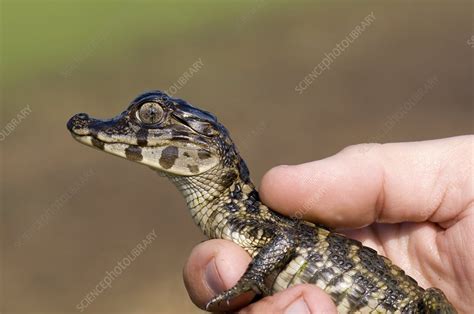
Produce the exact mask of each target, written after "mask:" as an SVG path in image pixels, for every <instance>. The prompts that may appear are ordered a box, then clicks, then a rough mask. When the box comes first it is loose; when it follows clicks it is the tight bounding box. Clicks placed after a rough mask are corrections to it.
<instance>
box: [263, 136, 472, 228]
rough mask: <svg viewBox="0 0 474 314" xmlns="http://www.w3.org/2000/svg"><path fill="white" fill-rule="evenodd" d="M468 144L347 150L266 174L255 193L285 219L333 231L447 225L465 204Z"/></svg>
mask: <svg viewBox="0 0 474 314" xmlns="http://www.w3.org/2000/svg"><path fill="white" fill-rule="evenodd" d="M473 139H474V137H473V136H459V137H453V138H448V139H441V140H433V141H424V142H412V143H393V144H383V145H380V144H362V145H354V146H351V147H349V148H346V149H344V150H342V151H341V152H339V153H338V154H336V155H334V156H332V157H329V158H326V159H323V160H319V161H314V162H309V163H306V164H301V165H297V166H279V167H276V168H273V169H271V170H270V171H269V172H268V173H267V174H266V175H265V176H264V177H263V180H262V185H261V191H260V192H261V193H260V194H261V196H262V199H263V200H264V202H265V203H266V204H267V205H268V206H270V207H271V208H273V209H275V210H278V211H280V212H281V213H283V214H285V215H288V216H292V217H297V218H304V219H307V220H313V221H318V222H321V223H324V224H327V225H329V226H334V227H361V226H365V225H368V224H370V223H373V222H389V223H396V222H402V221H414V222H419V221H425V220H429V221H432V222H438V223H444V224H449V222H450V221H451V222H454V221H457V217H458V216H459V215H460V214H461V212H462V211H463V210H464V209H465V208H467V207H468V205H469V203H470V202H471V201H472V198H473V196H472V194H473V192H472V171H473V166H472V165H473V156H472V152H473V147H474V146H473Z"/></svg>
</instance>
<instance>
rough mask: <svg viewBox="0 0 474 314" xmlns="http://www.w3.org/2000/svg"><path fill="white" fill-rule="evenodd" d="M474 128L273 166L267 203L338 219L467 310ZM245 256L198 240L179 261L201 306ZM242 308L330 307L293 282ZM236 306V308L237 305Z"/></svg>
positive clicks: (241, 302)
mask: <svg viewBox="0 0 474 314" xmlns="http://www.w3.org/2000/svg"><path fill="white" fill-rule="evenodd" d="M473 163H474V136H472V135H469V136H458V137H452V138H446V139H439V140H432V141H423V142H410V143H391V144H383V145H380V144H360V145H354V146H350V147H348V148H346V149H343V150H342V151H340V152H339V153H337V154H336V155H334V156H331V157H329V158H326V159H323V160H318V161H313V162H309V163H305V164H301V165H296V166H279V167H276V168H273V169H271V170H270V171H269V172H268V173H267V174H265V176H264V177H263V180H262V184H261V187H260V195H261V197H262V199H263V201H264V203H265V204H267V205H268V206H269V207H271V208H273V209H274V210H276V211H278V212H280V213H282V214H284V215H287V216H290V217H291V216H295V215H297V216H298V217H299V216H300V215H302V217H303V219H305V220H308V221H313V222H320V223H323V224H326V225H329V226H331V227H333V228H337V229H338V230H340V231H341V232H343V233H345V234H347V235H348V236H349V237H352V238H355V239H358V240H360V241H362V242H363V244H364V245H367V246H370V247H373V248H375V249H376V250H377V251H378V252H379V254H382V255H385V256H387V257H389V258H390V259H391V260H392V261H393V262H394V263H395V264H397V265H399V266H400V267H401V268H403V269H404V270H405V271H406V272H407V273H408V274H409V275H411V276H412V277H413V278H415V279H416V280H417V281H418V283H419V284H420V285H421V286H422V287H424V288H428V287H433V286H434V287H438V288H441V289H442V290H443V291H444V293H445V294H446V296H447V297H448V299H449V300H450V301H451V303H452V304H453V305H454V306H455V307H456V309H457V310H458V311H459V312H460V313H472V312H474V298H473V296H474V187H473V178H474V173H473V171H474V170H473V169H474V168H473ZM249 262H250V257H249V256H248V255H247V253H246V252H245V251H244V250H243V249H241V248H240V247H239V246H237V245H236V244H233V243H232V242H230V241H225V240H209V241H206V242H203V243H201V244H199V245H198V246H196V247H195V248H194V250H193V251H192V252H191V256H190V258H189V260H188V262H187V263H186V266H185V268H184V281H185V284H186V288H187V290H188V293H189V295H190V297H191V299H192V301H193V302H194V303H195V304H196V305H197V306H199V307H200V308H203V309H204V308H205V305H206V303H207V302H208V301H209V300H210V299H211V298H212V297H213V296H214V295H215V294H217V293H218V292H221V291H224V290H226V289H228V288H231V287H232V286H233V285H234V284H235V283H236V282H237V280H238V279H239V278H240V276H241V275H242V274H243V272H244V271H245V269H246V266H247V265H248V263H249ZM251 299H252V294H251V293H248V294H246V295H243V296H240V297H239V298H237V299H235V300H233V301H232V302H231V303H230V307H226V305H225V304H224V305H222V310H226V309H231V308H241V309H240V311H241V312H242V313H336V307H335V305H334V304H333V302H332V301H331V299H330V298H329V296H328V295H326V294H325V293H324V292H323V291H322V290H320V289H318V288H317V287H316V286H314V285H299V286H295V287H292V288H290V289H287V290H285V291H283V292H280V293H277V294H275V295H273V296H270V297H265V298H263V299H261V300H259V301H258V302H256V303H253V304H251V305H247V304H248V303H249V302H250V300H251ZM242 307H243V308H242Z"/></svg>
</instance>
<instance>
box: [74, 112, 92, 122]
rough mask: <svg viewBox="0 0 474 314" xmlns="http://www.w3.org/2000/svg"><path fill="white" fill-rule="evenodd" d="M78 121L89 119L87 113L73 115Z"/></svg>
mask: <svg viewBox="0 0 474 314" xmlns="http://www.w3.org/2000/svg"><path fill="white" fill-rule="evenodd" d="M75 116H76V117H77V118H78V119H81V120H87V119H89V115H88V114H87V113H84V112H81V113H78V114H76V115H75Z"/></svg>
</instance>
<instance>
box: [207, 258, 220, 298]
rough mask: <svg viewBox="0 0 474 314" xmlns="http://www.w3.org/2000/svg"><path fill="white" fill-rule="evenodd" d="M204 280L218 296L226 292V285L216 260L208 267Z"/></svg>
mask: <svg viewBox="0 0 474 314" xmlns="http://www.w3.org/2000/svg"><path fill="white" fill-rule="evenodd" d="M204 279H205V280H206V282H207V285H208V286H209V288H210V289H211V290H212V291H213V292H214V294H218V293H220V292H222V291H224V290H225V287H224V283H223V282H222V279H221V276H220V275H219V271H218V270H217V266H216V260H215V259H214V258H213V259H212V260H211V261H210V262H209V263H208V264H207V265H206V270H205V272H204Z"/></svg>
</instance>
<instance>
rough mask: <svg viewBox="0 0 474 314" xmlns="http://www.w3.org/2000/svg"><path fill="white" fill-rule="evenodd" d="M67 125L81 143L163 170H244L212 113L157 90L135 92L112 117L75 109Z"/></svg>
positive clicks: (186, 173)
mask: <svg viewBox="0 0 474 314" xmlns="http://www.w3.org/2000/svg"><path fill="white" fill-rule="evenodd" d="M67 127H68V129H69V131H70V132H71V134H72V135H73V137H74V138H75V139H76V140H78V141H79V142H81V143H83V144H86V145H88V146H92V147H95V148H97V149H100V150H102V151H104V152H107V153H110V154H112V155H116V156H119V157H122V158H126V159H129V160H132V161H135V162H138V163H141V164H144V165H147V166H149V167H151V168H152V169H154V170H157V171H159V172H164V173H166V174H168V175H176V176H196V175H200V174H202V173H204V172H206V171H209V170H210V169H212V168H215V167H217V166H221V167H224V168H229V169H230V168H234V169H240V170H242V174H243V175H244V176H248V170H246V169H247V168H246V166H245V163H244V162H243V161H242V160H241V159H240V156H239V154H238V153H237V151H236V148H235V146H234V144H233V142H232V140H231V138H230V137H229V133H228V132H227V130H226V129H225V127H224V126H223V125H222V124H220V123H219V122H218V121H217V119H216V117H215V116H214V115H213V114H211V113H209V112H207V111H204V110H201V109H198V108H195V107H193V106H191V105H190V104H188V103H187V102H186V101H184V100H181V99H176V98H171V97H169V96H168V95H166V94H165V93H163V92H160V91H151V92H147V93H144V94H142V95H140V96H138V97H137V98H135V99H134V100H133V101H132V102H131V104H130V105H129V106H128V108H127V109H126V110H125V111H124V112H122V113H121V114H120V115H118V116H117V117H115V118H112V119H109V120H99V119H94V118H91V117H89V116H88V115H87V114H85V113H79V114H76V115H75V116H73V117H72V118H71V119H70V120H69V121H68V123H67ZM242 179H245V178H242Z"/></svg>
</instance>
